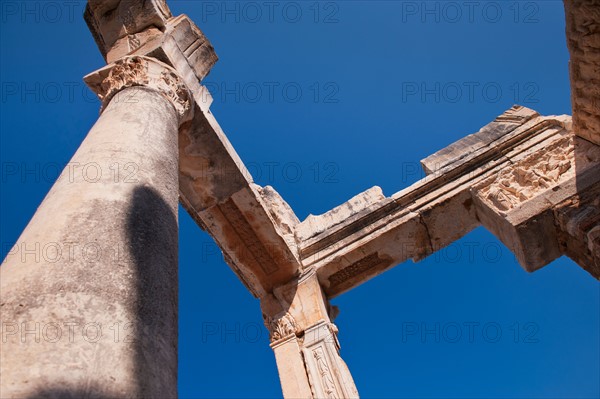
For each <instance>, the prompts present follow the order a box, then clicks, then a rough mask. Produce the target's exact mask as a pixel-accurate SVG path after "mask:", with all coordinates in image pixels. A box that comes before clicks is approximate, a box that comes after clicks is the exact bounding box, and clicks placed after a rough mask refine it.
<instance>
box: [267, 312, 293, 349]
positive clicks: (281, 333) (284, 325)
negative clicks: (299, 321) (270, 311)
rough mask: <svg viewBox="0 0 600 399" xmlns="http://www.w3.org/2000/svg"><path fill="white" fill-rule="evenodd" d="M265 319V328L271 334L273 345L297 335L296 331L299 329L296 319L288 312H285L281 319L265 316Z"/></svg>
mask: <svg viewBox="0 0 600 399" xmlns="http://www.w3.org/2000/svg"><path fill="white" fill-rule="evenodd" d="M264 319H265V326H266V327H267V329H268V330H269V332H270V333H271V335H270V339H271V343H273V342H277V341H280V340H282V339H284V338H287V337H289V336H291V335H296V329H297V328H298V327H297V325H296V320H294V317H292V315H291V314H289V313H288V312H285V314H283V315H282V316H280V317H270V316H267V315H265V316H264Z"/></svg>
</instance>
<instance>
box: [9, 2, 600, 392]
mask: <svg viewBox="0 0 600 399" xmlns="http://www.w3.org/2000/svg"><path fill="white" fill-rule="evenodd" d="M169 4H170V6H171V10H172V11H173V14H175V15H178V14H181V13H186V14H188V15H189V16H190V17H191V18H192V19H193V20H194V21H195V22H196V23H197V24H198V25H199V26H200V28H201V29H202V30H203V31H204V33H205V34H206V35H207V36H208V38H209V39H210V40H211V42H212V43H213V45H214V47H215V49H216V51H217V54H218V55H219V57H220V61H219V62H218V63H217V64H216V66H215V67H214V68H213V71H212V72H211V74H210V75H209V76H208V77H207V79H206V83H207V85H208V86H209V88H211V90H212V92H213V95H214V98H215V100H214V103H213V105H212V112H213V113H214V114H215V116H216V117H217V120H218V121H219V123H220V124H221V126H222V127H223V129H224V131H225V132H226V133H227V135H228V137H229V139H230V140H231V142H232V143H233V145H234V146H235V148H236V150H237V151H238V153H239V154H240V156H241V158H242V159H243V160H244V162H246V164H247V165H248V167H249V169H250V171H251V172H252V173H253V174H254V176H255V180H256V181H257V183H259V184H261V185H272V186H274V187H275V188H276V189H277V190H278V191H279V192H280V193H281V194H282V196H283V197H284V198H285V199H286V200H287V201H288V202H289V203H290V205H291V206H292V207H293V209H294V210H295V212H296V213H297V215H298V216H299V217H300V219H303V218H305V217H306V216H307V215H308V214H309V213H313V214H318V213H322V212H325V211H327V210H329V209H331V208H332V207H334V206H336V205H338V204H340V203H342V202H344V201H346V200H348V199H349V198H351V197H352V196H354V195H356V194H357V193H359V192H361V191H364V190H366V189H368V188H369V187H371V186H374V185H379V186H381V187H382V189H383V191H384V193H385V194H386V195H391V194H393V193H394V192H396V191H399V190H400V189H402V188H404V187H406V186H408V185H410V184H411V183H413V182H414V181H416V180H418V179H419V178H421V177H422V173H421V172H420V170H419V165H418V161H419V160H420V159H422V158H424V157H426V156H428V155H430V154H432V153H434V152H435V151H437V150H439V149H441V148H443V147H445V146H446V145H448V144H450V143H452V142H453V141H455V140H457V139H459V138H461V137H463V136H465V135H467V134H470V133H473V132H475V131H477V130H478V129H479V128H480V127H482V126H483V125H485V124H486V123H488V122H490V121H491V120H493V119H494V118H495V117H496V116H497V115H498V114H500V113H502V112H503V111H504V110H505V109H507V108H509V107H510V106H511V105H513V104H514V103H519V104H521V105H525V106H528V107H531V108H534V109H536V110H537V111H538V112H540V113H542V114H569V113H570V112H571V107H570V100H569V95H570V94H569V93H570V92H569V80H568V58H569V56H568V51H567V48H566V42H565V35H564V29H565V28H564V11H563V8H562V2H560V1H539V2H526V1H523V2H434V1H430V2H420V1H419V2H400V1H374V2H366V1H340V2H313V1H308V2H243V3H242V2H226V3H225V2H220V1H218V2H211V1H205V2H201V1H171V2H169ZM0 7H2V9H1V11H2V13H1V25H0V33H1V37H0V57H1V62H0V72H1V76H0V81H1V84H2V92H1V95H2V98H1V101H2V103H1V118H0V127H1V145H0V147H1V148H0V155H1V162H2V167H3V169H2V180H1V184H2V189H1V194H0V201H1V211H0V212H1V213H0V217H1V224H0V233H1V238H0V240H1V242H2V257H4V255H5V254H6V253H7V251H8V249H9V248H10V247H11V246H12V244H13V243H14V242H15V241H16V240H17V239H18V237H19V234H20V233H21V231H22V229H23V228H24V227H25V225H26V224H27V222H28V221H29V219H30V218H31V216H32V215H33V213H34V212H35V209H36V207H37V206H38V205H39V203H40V202H41V200H42V199H43V197H44V196H45V194H46V193H47V191H48V190H49V188H50V187H51V185H52V183H53V181H54V178H55V177H56V167H57V166H59V165H65V164H66V163H67V162H68V161H69V159H70V157H71V156H72V155H73V153H74V152H75V150H76V149H77V147H78V145H79V143H80V142H81V141H82V140H83V138H84V137H85V135H86V133H87V132H88V130H89V128H90V127H91V126H92V125H93V123H94V121H95V120H96V118H97V115H98V109H99V103H98V101H97V100H95V99H94V98H93V95H92V94H91V93H90V92H89V91H88V90H87V89H86V88H85V87H84V85H83V83H82V80H81V78H82V76H84V75H85V74H87V73H89V72H91V71H94V70H96V69H98V68H100V67H101V66H103V65H104V61H103V59H102V57H101V56H100V53H99V52H98V50H97V48H96V46H95V44H94V41H93V39H92V37H91V35H90V34H89V32H88V30H87V27H86V26H85V23H84V22H83V18H82V17H81V16H82V14H83V8H84V2H76V1H75V2H73V1H64V2H62V1H58V2H56V1H46V2H38V1H27V2H10V1H4V2H2V4H1V5H0ZM15 165H16V166H17V168H19V171H21V172H23V171H25V170H26V169H27V170H29V171H30V172H29V173H19V174H17V175H12V174H8V173H6V172H7V169H6V168H8V167H12V166H15ZM179 218H180V219H179V220H180V279H181V281H180V347H179V350H180V352H179V359H180V360H179V361H180V368H179V392H180V397H182V398H200V397H223V398H231V397H279V396H280V395H281V391H280V387H279V381H278V377H277V370H276V366H275V361H274V357H273V354H272V353H271V350H270V349H269V347H268V336H267V332H266V330H265V329H264V327H263V326H262V319H261V314H260V309H259V305H258V301H257V300H256V299H254V298H253V297H252V296H251V295H250V294H249V293H248V292H247V291H246V289H245V288H244V287H243V286H242V284H241V283H240V282H239V281H238V279H237V278H236V277H235V275H234V274H233V272H232V271H231V270H230V269H229V268H228V267H227V265H226V264H225V263H224V262H223V259H222V257H221V255H220V254H219V252H218V250H217V248H216V246H215V245H214V244H213V243H212V240H211V239H210V237H209V236H208V235H206V234H205V233H204V232H202V231H201V230H200V229H199V228H198V227H197V226H196V225H195V223H194V222H193V221H192V220H191V218H190V217H189V216H188V215H187V214H186V213H185V211H183V210H182V209H180V214H179ZM599 294H600V291H599V285H598V282H597V281H595V280H594V279H593V278H592V277H590V276H589V275H588V274H587V273H585V272H584V271H583V270H581V269H580V268H579V267H578V266H577V265H575V264H574V263H573V262H572V261H570V260H569V259H566V258H562V259H559V260H557V261H555V262H554V263H552V264H551V265H549V266H547V267H546V268H544V269H542V270H541V271H539V272H536V273H534V274H527V273H525V272H524V271H523V270H522V269H521V268H520V266H518V264H517V263H516V261H515V259H514V257H513V256H512V255H511V253H510V252H509V251H508V250H507V249H506V248H505V247H504V246H502V244H500V243H499V242H498V241H497V240H496V239H495V238H494V237H493V236H492V235H491V234H490V233H488V232H486V231H485V230H483V229H477V230H476V231H474V232H472V233H470V234H469V235H467V236H466V237H464V238H463V239H462V240H460V241H458V242H457V243H455V244H453V245H452V246H451V247H449V248H447V249H445V250H442V251H441V252H440V253H438V254H435V255H432V256H431V257H429V258H427V259H425V260H424V261H422V262H420V263H417V264H413V263H412V262H407V263H405V264H403V265H400V266H398V267H396V268H394V269H392V270H391V271H389V272H387V273H386V274H384V275H383V276H380V277H378V278H376V279H374V280H371V281H370V282H368V283H366V284H364V285H362V286H360V287H358V288H357V289H355V290H353V291H352V292H349V293H346V294H344V295H342V296H340V297H339V298H336V299H334V300H333V303H334V304H335V305H338V306H339V307H340V309H341V314H340V316H339V317H338V319H337V320H336V324H337V325H338V327H339V329H340V334H339V338H340V342H341V344H342V356H343V358H344V359H345V360H346V362H347V363H348V366H349V368H350V370H351V372H352V374H353V376H354V379H355V382H356V385H357V387H358V390H359V392H360V393H361V395H362V396H363V397H367V398H381V397H389V398H397V397H402V398H467V397H469V398H594V397H598V396H600V387H599V380H600V377H599V376H600V365H599V363H600V345H599V336H600V330H599V324H600V316H599V314H600V312H599V308H600V305H599V300H600V295H599ZM459 333H460V336H459V335H458V334H459ZM471 333H472V334H471Z"/></svg>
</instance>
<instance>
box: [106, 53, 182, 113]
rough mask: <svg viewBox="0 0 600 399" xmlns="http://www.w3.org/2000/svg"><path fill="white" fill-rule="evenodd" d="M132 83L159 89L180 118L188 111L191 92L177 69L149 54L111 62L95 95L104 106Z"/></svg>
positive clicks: (131, 85)
mask: <svg viewBox="0 0 600 399" xmlns="http://www.w3.org/2000/svg"><path fill="white" fill-rule="evenodd" d="M134 86H145V87H149V88H151V89H154V90H156V91H158V92H160V93H161V94H162V95H163V96H164V97H165V98H167V99H168V100H169V101H170V102H171V104H173V107H175V110H176V111H177V112H178V113H179V115H180V116H182V117H184V116H187V115H188V114H189V112H190V111H191V103H190V99H191V95H190V93H189V91H188V89H187V87H186V86H185V84H184V83H183V81H182V80H181V78H179V76H178V75H177V72H176V71H175V70H174V69H172V68H171V67H169V66H168V65H166V64H163V63H161V62H159V61H156V60H154V59H152V58H148V57H142V56H132V57H124V58H122V59H120V60H118V61H116V62H115V63H113V64H112V68H111V69H110V71H109V73H108V76H106V77H105V78H104V79H103V80H102V82H101V84H100V88H99V92H98V93H97V94H98V97H100V100H101V101H102V103H103V106H106V105H107V104H108V103H109V101H110V100H111V99H112V98H113V97H114V96H115V95H116V94H117V93H119V92H120V91H121V90H123V89H126V88H128V87H134Z"/></svg>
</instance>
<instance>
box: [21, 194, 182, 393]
mask: <svg viewBox="0 0 600 399" xmlns="http://www.w3.org/2000/svg"><path fill="white" fill-rule="evenodd" d="M176 207H177V202H175V209H173V208H172V207H171V206H169V204H168V203H167V202H166V201H165V200H164V199H163V196H162V195H161V194H160V193H159V192H158V191H156V190H155V189H153V188H150V187H143V186H140V187H136V188H135V189H134V190H133V194H132V198H131V201H130V204H129V207H128V209H127V210H126V212H123V213H122V214H123V216H124V217H125V218H126V220H125V224H124V228H125V232H124V234H123V236H124V238H125V239H126V245H127V248H128V251H127V252H128V254H129V258H128V259H127V263H126V264H127V265H128V266H129V267H130V269H131V270H130V273H131V278H132V283H131V284H129V285H128V286H129V287H132V289H135V293H133V292H132V293H124V294H123V295H122V296H121V297H122V298H124V299H123V300H124V302H125V303H124V304H123V305H125V306H129V313H130V314H131V315H132V317H135V316H137V318H136V319H134V320H131V321H132V324H131V325H130V327H129V328H128V329H127V334H126V335H127V337H133V339H131V340H128V339H127V338H126V339H125V340H123V341H121V344H123V345H127V346H128V348H126V349H125V351H130V352H128V354H127V355H126V356H129V357H130V358H131V359H132V360H133V364H134V369H135V371H134V372H133V373H132V374H131V378H132V379H129V380H127V377H128V376H125V377H124V378H125V379H124V380H123V381H119V383H120V384H117V383H115V384H114V385H113V384H112V381H105V380H100V381H99V380H95V381H94V377H95V376H94V375H93V374H92V373H93V370H89V374H88V377H87V380H88V381H82V382H81V384H77V386H69V385H67V384H65V385H57V386H54V387H46V388H45V389H42V390H39V391H37V392H36V393H35V394H33V395H31V396H30V397H29V398H30V399H34V398H35V399H38V398H41V399H49V398H61V399H62V398H67V399H70V398H73V399H75V398H77V399H80V398H93V399H109V398H125V397H126V398H160V399H163V398H164V399H169V398H176V397H177V305H178V303H177V302H178V301H177V296H178V290H177V284H178V269H177V252H178V248H177V244H178V240H177V237H178V231H177V217H176V214H175V212H176V211H177V208H176ZM119 213H120V212H118V211H117V212H116V214H117V215H118V214H119ZM116 218H118V216H116ZM106 223H111V221H110V220H107V221H106ZM115 223H118V221H115ZM115 234H118V233H117V232H115ZM111 267H118V264H116V263H115V264H113V265H111ZM127 298H131V300H127ZM131 351H132V352H133V353H131ZM65 377H68V376H65ZM65 379H66V378H65Z"/></svg>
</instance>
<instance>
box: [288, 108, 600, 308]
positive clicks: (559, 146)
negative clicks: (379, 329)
mask: <svg viewBox="0 0 600 399" xmlns="http://www.w3.org/2000/svg"><path fill="white" fill-rule="evenodd" d="M480 134H481V137H479V136H478V134H475V135H472V136H470V137H468V138H467V139H463V140H460V141H459V142H458V143H455V144H453V145H451V146H450V148H449V149H448V150H445V151H444V150H442V151H439V152H438V153H436V154H434V155H433V156H432V157H428V158H427V159H426V160H424V161H423V165H424V167H425V169H426V170H427V171H428V172H429V175H428V176H426V177H425V178H424V179H422V180H421V181H419V182H417V183H415V184H413V185H412V186H410V187H408V188H406V189H404V190H402V191H400V192H398V193H396V194H394V195H393V196H391V197H389V198H382V199H376V200H375V202H374V203H372V204H371V205H368V204H367V205H365V206H364V207H362V208H361V209H358V211H357V212H355V213H351V214H350V216H348V215H344V218H343V219H340V220H328V221H327V224H328V226H329V227H326V228H325V229H319V228H317V229H313V231H314V235H313V236H310V234H307V233H306V228H304V226H303V224H300V225H299V226H301V227H302V228H304V231H299V230H298V229H297V230H296V235H297V237H298V236H301V237H303V238H304V240H303V241H299V251H300V256H301V259H302V263H303V267H304V268H305V269H306V268H311V267H314V268H315V269H316V271H317V274H318V277H319V281H320V283H321V285H322V286H323V289H324V291H325V292H326V294H327V296H328V297H334V296H336V295H339V294H341V293H343V292H345V291H347V290H349V289H352V288H353V287H355V286H356V285H359V284H361V283H363V282H365V281H367V280H368V279H370V278H372V277H374V276H376V275H378V274H380V273H382V272H383V271H385V270H387V269H389V268H390V267H393V266H394V265H396V264H398V263H401V262H403V261H405V260H408V259H413V260H415V261H418V260H420V259H422V258H424V257H426V256H428V255H429V254H431V253H433V252H435V251H437V250H439V249H441V248H443V247H445V246H447V245H449V244H450V243H452V242H453V241H455V240H457V239H459V238H461V237H462V236H464V235H465V234H466V233H468V232H469V231H471V230H472V229H474V228H476V227H477V226H479V225H480V224H482V223H483V225H484V226H485V227H486V228H488V229H489V230H490V231H492V232H493V233H494V234H496V235H497V236H498V238H500V240H502V241H503V242H504V243H505V244H506V245H507V246H508V247H509V248H510V249H511V250H512V251H514V252H515V254H516V255H517V258H518V259H519V261H520V262H521V264H522V265H523V267H524V268H525V269H526V270H528V271H533V270H536V269H538V268H540V267H542V266H544V265H546V264H548V263H549V262H550V261H551V260H553V259H555V258H556V257H558V256H561V255H562V254H564V250H563V249H561V247H560V245H559V239H558V236H557V234H558V233H557V232H556V229H555V228H554V226H555V217H554V213H553V212H554V211H553V209H554V208H553V207H554V206H555V205H556V204H558V202H560V201H564V200H565V199H566V198H569V197H570V196H573V195H574V194H575V193H576V192H578V190H581V189H582V188H581V187H579V186H577V187H576V186H569V187H571V188H570V189H568V188H567V187H568V180H569V179H572V181H573V182H577V181H578V180H577V179H578V177H580V176H582V174H583V173H584V172H585V171H586V170H588V169H590V168H592V169H594V170H595V171H596V173H597V174H598V175H600V173H599V172H598V169H597V168H598V164H597V163H596V161H594V160H591V158H590V157H589V156H588V157H587V158H586V157H582V156H579V155H577V156H576V154H579V152H581V151H584V146H585V145H587V146H588V147H590V148H592V149H593V148H596V146H593V145H592V144H591V143H588V142H587V141H585V140H581V139H580V138H577V137H575V136H574V135H573V133H572V126H571V123H570V117H568V116H551V117H541V116H539V115H538V114H537V113H536V112H535V111H532V110H528V109H526V108H523V107H519V106H515V107H513V108H511V109H510V110H508V111H507V112H505V113H504V114H503V115H501V116H499V117H498V118H496V120H495V121H493V122H492V123H490V124H489V125H487V126H486V127H484V128H483V129H481V131H480ZM569 143H570V144H569ZM569 145H570V147H569ZM574 145H575V146H577V148H578V149H579V150H578V151H574V150H573V149H572V147H573V146H574ZM569 148H571V150H569ZM586 148H587V147H586ZM590 148H587V149H586V150H585V151H587V153H593V151H591V150H590ZM590 156H591V155H590ZM584 158H585V159H586V160H584ZM592 158H593V157H592ZM536 159H540V160H542V161H540V162H538V164H537V165H534V167H533V169H532V170H528V169H527V168H526V167H525V166H524V165H528V164H530V163H532V162H533V161H534V160H536ZM533 163H535V162H533ZM527 173H529V174H527ZM544 174H546V175H544ZM538 175H539V176H538ZM519 176H522V178H523V179H525V180H531V186H532V187H534V189H533V190H532V191H531V192H528V194H524V195H525V197H523V199H524V201H523V203H522V204H521V203H520V201H516V202H515V201H514V200H513V199H511V200H509V202H508V204H512V205H509V206H511V207H514V208H515V209H512V208H511V210H510V211H509V212H506V211H507V209H505V210H502V209H496V208H494V206H492V205H489V204H490V203H495V202H497V201H498V200H500V202H502V201H505V199H504V197H502V195H498V194H497V191H494V193H493V194H491V197H492V198H489V196H490V193H491V192H492V191H493V190H495V189H496V190H497V189H498V187H499V188H501V189H502V190H500V191H501V192H503V190H504V191H507V192H509V193H510V192H511V191H514V190H517V191H523V190H525V191H527V190H530V189H529V188H527V185H528V183H527V182H521V180H520V179H522V178H521V177H519ZM508 177H510V178H509V179H508V181H509V182H510V181H511V179H513V180H515V181H518V182H519V183H518V184H517V185H516V186H515V187H512V186H510V183H507V184H509V186H508V187H503V185H504V184H505V183H506V181H507V178H508ZM494 184H495V185H496V186H494ZM521 184H522V185H523V187H521ZM494 187H496V188H494ZM365 195H366V196H369V194H368V193H367V194H365ZM511 195H512V194H511ZM520 195H521V194H516V196H517V197H518V198H521V197H519V196H520ZM513 196H514V195H513ZM484 197H485V198H487V199H486V200H485V201H484V200H482V198H484ZM511 201H512V202H511ZM513 202H514V203H513ZM348 207H350V208H351V206H350V205H348ZM340 208H342V207H340ZM329 218H330V219H331V217H329ZM303 223H305V222H303ZM313 224H314V223H313ZM533 242H536V243H537V244H536V245H537V246H532V243H533ZM536 248H537V249H536Z"/></svg>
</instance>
